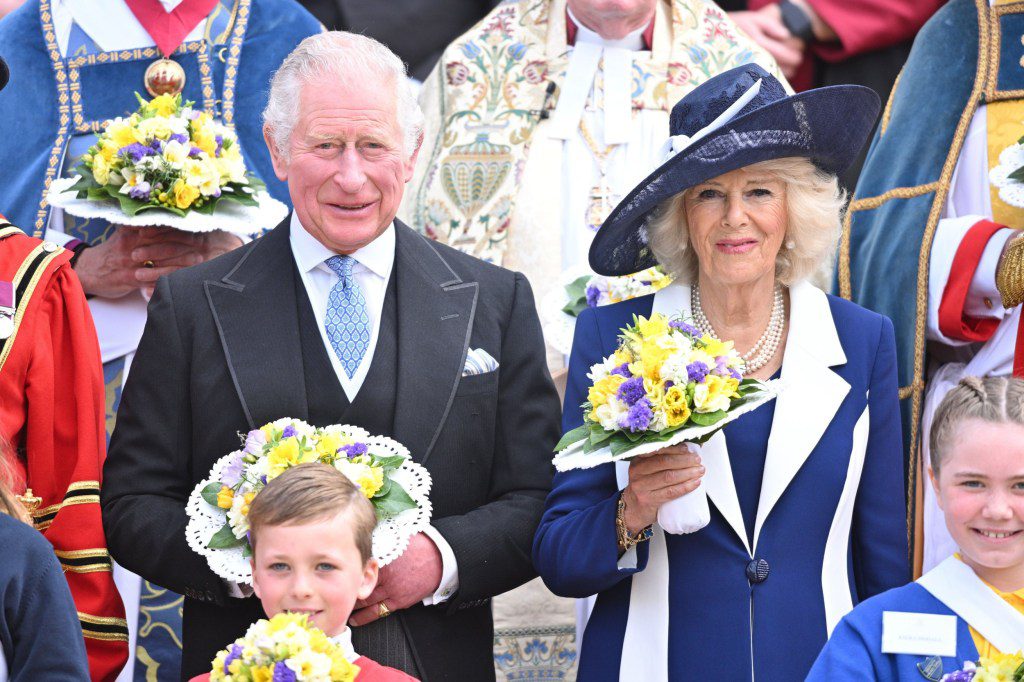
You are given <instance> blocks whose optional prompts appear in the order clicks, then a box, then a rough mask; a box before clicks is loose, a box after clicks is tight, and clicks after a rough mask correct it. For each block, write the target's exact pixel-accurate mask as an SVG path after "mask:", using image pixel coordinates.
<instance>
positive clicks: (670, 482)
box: [533, 65, 910, 682]
mask: <svg viewBox="0 0 1024 682" xmlns="http://www.w3.org/2000/svg"><path fill="white" fill-rule="evenodd" d="M877 112H878V100H877V98H876V97H875V96H874V95H873V94H872V93H870V92H869V91H867V90H866V89H864V88H859V87H855V86H844V87H833V88H824V89H821V90H815V91H809V92H805V93H801V94H799V95H795V96H787V94H786V92H785V90H784V88H783V86H782V85H781V84H780V83H779V82H778V81H777V80H776V79H774V78H773V77H772V76H771V75H769V74H768V73H767V72H765V71H764V70H762V69H760V68H759V67H757V66H755V65H748V66H743V67H739V68H737V69H733V70H731V71H728V72H726V73H724V74H721V75H720V76H717V77H715V78H713V79H711V80H709V81H707V82H706V83H704V84H703V85H701V86H700V87H699V88H697V89H696V90H694V91H693V92H691V93H690V94H689V95H687V96H686V97H684V98H683V99H682V100H681V101H680V102H679V103H678V104H676V106H675V107H674V108H673V111H672V116H671V123H670V127H671V132H672V137H671V139H670V140H669V142H668V143H667V144H666V151H667V155H668V158H667V160H666V161H665V163H664V164H663V165H662V166H661V167H660V168H658V169H657V170H656V171H655V172H654V173H653V174H652V175H651V176H649V177H648V178H647V179H646V180H645V181H644V182H642V183H641V184H640V185H639V186H638V187H637V188H635V189H634V190H633V191H632V192H631V193H630V195H629V196H627V197H626V199H625V200H623V202H622V203H621V204H619V206H618V207H617V208H616V209H615V211H614V212H613V213H612V215H611V216H610V217H609V219H608V220H607V221H606V222H605V224H604V225H603V226H602V228H601V230H600V232H599V233H598V234H597V236H596V237H595V240H594V243H593V246H592V248H591V251H590V263H591V266H592V267H593V268H594V269H595V270H596V271H597V272H599V273H601V274H605V275H624V274H629V273H633V272H639V271H640V270H643V269H645V268H647V267H650V266H651V265H653V264H654V263H655V262H658V263H660V264H661V265H662V267H664V268H665V269H666V270H667V271H668V272H669V273H670V274H672V275H673V276H674V277H675V279H676V281H675V283H674V284H672V285H671V286H669V287H667V288H665V289H663V290H661V291H659V292H658V293H657V294H654V295H652V296H647V297H643V298H638V299H634V300H631V301H626V302H623V303H619V304H615V305H611V306H607V307H602V308H592V309H588V310H585V311H584V312H583V313H582V314H581V315H580V316H579V319H578V321H577V325H576V334H575V340H574V344H573V350H572V356H571V358H570V362H569V378H568V384H567V388H566V396H565V411H564V416H563V421H562V427H563V430H565V431H568V430H570V429H573V428H575V427H577V426H579V425H580V424H582V418H583V412H582V409H581V407H580V406H581V405H582V404H583V403H584V402H585V401H586V400H587V391H588V388H589V386H590V380H589V379H588V377H587V374H588V372H589V371H590V368H591V366H592V365H594V364H597V363H600V362H601V361H602V359H603V358H604V357H606V356H608V355H610V354H611V353H612V352H613V351H614V350H615V349H616V347H617V345H618V338H617V337H618V334H619V331H620V329H621V328H622V327H625V326H627V325H628V324H631V323H632V320H633V315H644V316H649V315H650V314H651V313H652V311H655V312H663V313H666V314H669V315H670V316H681V317H682V318H683V319H686V320H691V321H692V322H693V324H695V325H696V326H697V327H698V328H699V329H700V330H701V331H702V332H704V333H707V334H711V335H713V336H717V337H719V338H722V339H731V340H733V341H735V344H736V348H737V350H738V351H739V352H740V353H741V354H742V355H743V356H744V360H745V362H746V368H745V375H746V376H747V377H755V378H762V379H767V378H773V377H778V376H780V375H781V379H782V383H783V385H784V388H783V390H782V392H781V394H780V396H779V397H778V398H777V399H776V400H775V401H772V402H769V403H766V404H765V405H763V406H762V407H760V408H758V409H757V410H755V411H753V412H751V413H749V414H747V415H745V416H744V417H742V418H741V419H739V420H737V421H735V422H733V423H731V424H729V425H727V426H726V427H725V429H724V430H723V431H722V432H720V433H718V434H717V435H715V436H714V437H713V438H712V439H711V440H709V441H708V442H707V443H706V444H705V445H704V446H703V447H702V448H700V450H699V452H698V453H697V454H694V453H692V452H688V451H687V450H686V449H685V448H683V447H674V448H667V449H666V450H664V451H662V452H661V453H659V454H655V455H652V456H650V457H644V458H638V459H635V460H633V461H632V462H631V463H630V464H629V465H628V467H627V466H626V465H623V464H621V463H620V464H618V465H616V467H618V469H616V467H612V466H599V467H596V468H592V469H587V470H574V471H569V472H567V473H561V474H558V475H557V476H556V478H555V483H554V488H553V490H552V492H551V494H550V496H549V497H548V500H547V508H546V511H545V514H544V517H543V519H542V521H541V524H540V527H539V529H538V531H537V535H536V538H535V541H534V550H533V553H534V562H535V564H536V566H537V569H538V570H539V572H540V574H541V576H542V577H543V579H544V581H545V583H546V584H547V585H548V587H549V588H550V589H551V590H552V591H553V592H555V593H556V594H559V595H563V596H570V597H585V596H588V595H591V594H597V595H598V599H597V603H596V606H595V608H594V611H593V613H592V615H591V617H590V620H589V622H588V624H587V627H586V631H585V634H584V637H583V643H582V649H581V657H580V665H579V679H580V680H581V681H582V682H592V681H595V680H618V679H621V680H630V681H632V680H643V681H644V682H669V681H672V682H676V681H681V680H692V679H721V680H730V681H731V682H732V681H738V680H753V679H755V678H756V679H757V680H758V681H759V682H761V681H763V680H779V681H786V682H789V681H791V680H801V679H803V677H804V676H805V675H806V674H807V671H808V670H809V669H810V667H811V664H812V663H813V662H814V659H815V657H816V656H817V654H818V652H819V650H820V649H821V647H822V646H823V645H824V643H825V641H826V639H827V637H828V633H829V632H830V630H831V629H832V628H833V627H834V626H835V625H836V623H838V622H839V620H840V619H841V618H842V617H843V615H845V614H846V613H847V612H848V611H849V610H850V609H851V608H852V607H853V606H854V605H856V604H857V603H858V602H859V601H861V600H862V599H865V598H867V597H869V596H871V595H874V594H878V593H880V592H882V591H884V590H887V589H889V588H892V587H896V586H898V585H902V584H903V583H905V582H906V581H907V580H908V579H909V577H910V576H909V573H910V571H909V566H908V561H907V544H906V514H905V506H904V476H903V467H902V461H903V458H902V453H901V447H902V440H901V435H900V423H899V410H898V404H897V384H896V358H895V343H894V337H893V329H892V324H891V323H890V322H889V320H888V319H886V318H884V317H881V316H880V315H877V314H874V313H871V312H868V311H867V310H864V309H862V308H860V307H858V306H856V305H854V304H852V303H849V302H847V301H844V300H841V299H837V298H835V297H832V296H828V295H826V294H825V293H824V292H822V291H820V290H819V289H817V288H815V287H814V286H812V285H811V284H809V283H808V282H807V281H806V280H807V279H808V277H810V276H811V275H813V274H814V273H815V271H817V270H818V269H819V268H821V266H823V265H825V264H826V263H827V262H828V261H829V259H830V257H831V254H832V250H833V248H834V245H835V242H836V240H837V237H838V233H839V210H840V208H841V205H842V200H843V198H842V194H841V192H840V190H839V189H838V185H837V181H836V177H835V176H836V174H837V173H838V172H840V171H842V170H843V168H845V167H846V165H847V164H848V163H849V162H850V161H852V160H853V158H854V157H855V156H856V154H857V152H858V151H859V150H860V148H861V146H862V145H863V143H864V140H865V139H866V137H867V135H868V133H869V131H870V129H871V126H872V124H873V123H874V120H875V118H876V116H877ZM705 369H706V368H705ZM697 371H698V372H699V368H697ZM627 469H628V471H627ZM698 485H703V486H704V487H705V489H706V492H707V495H708V497H709V499H710V501H711V507H712V514H711V522H710V523H709V524H708V525H707V526H706V527H704V528H702V529H701V530H698V531H696V532H694V533H691V534H688V535H667V534H665V533H664V532H663V531H662V530H661V529H660V528H659V527H658V526H657V525H656V524H655V519H656V516H657V510H658V508H659V506H660V505H661V504H662V503H664V502H666V501H669V500H671V499H675V498H679V497H681V496H682V495H684V494H688V493H689V492H690V491H691V490H693V489H694V488H695V487H696V486H698ZM652 525H653V527H652ZM648 537H650V541H646V540H647V538H648Z"/></svg>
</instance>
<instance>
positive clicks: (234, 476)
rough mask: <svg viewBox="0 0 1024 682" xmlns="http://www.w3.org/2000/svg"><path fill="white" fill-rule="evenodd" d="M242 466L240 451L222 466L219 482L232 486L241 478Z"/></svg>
mask: <svg viewBox="0 0 1024 682" xmlns="http://www.w3.org/2000/svg"><path fill="white" fill-rule="evenodd" d="M243 468H244V465H243V463H242V453H241V452H240V453H238V455H237V456H236V457H235V458H234V459H232V460H231V461H230V462H229V463H228V465H227V466H226V467H224V471H223V472H222V473H221V475H220V482H221V483H223V484H224V485H226V486H227V487H229V488H234V487H235V486H236V485H238V484H239V482H240V481H241V480H242V469H243Z"/></svg>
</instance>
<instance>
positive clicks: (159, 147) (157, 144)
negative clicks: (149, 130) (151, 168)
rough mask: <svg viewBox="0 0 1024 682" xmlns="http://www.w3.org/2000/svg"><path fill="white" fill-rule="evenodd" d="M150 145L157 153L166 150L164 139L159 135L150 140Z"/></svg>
mask: <svg viewBox="0 0 1024 682" xmlns="http://www.w3.org/2000/svg"><path fill="white" fill-rule="evenodd" d="M149 146H150V147H152V148H153V149H155V150H156V152H157V153H160V152H162V151H163V150H164V141H163V140H161V139H160V138H159V137H154V138H153V139H152V140H150V141H149Z"/></svg>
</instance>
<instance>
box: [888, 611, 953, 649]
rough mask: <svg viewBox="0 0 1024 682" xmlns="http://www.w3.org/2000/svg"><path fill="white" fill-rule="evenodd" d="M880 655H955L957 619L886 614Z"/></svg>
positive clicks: (915, 614) (902, 613) (932, 615)
mask: <svg viewBox="0 0 1024 682" xmlns="http://www.w3.org/2000/svg"><path fill="white" fill-rule="evenodd" d="M882 653H883V654H913V655H915V656H956V616H940V615H937V614H933V613H905V612H902V611H885V612H883V613H882Z"/></svg>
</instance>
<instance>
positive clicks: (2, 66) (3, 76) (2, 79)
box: [0, 57, 11, 90]
mask: <svg viewBox="0 0 1024 682" xmlns="http://www.w3.org/2000/svg"><path fill="white" fill-rule="evenodd" d="M10 77H11V70H10V69H8V68H7V62H5V61H4V58H3V57H0V90H3V89H4V86H5V85H7V79H8V78H10Z"/></svg>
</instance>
